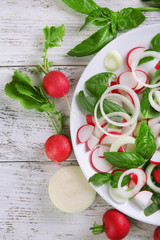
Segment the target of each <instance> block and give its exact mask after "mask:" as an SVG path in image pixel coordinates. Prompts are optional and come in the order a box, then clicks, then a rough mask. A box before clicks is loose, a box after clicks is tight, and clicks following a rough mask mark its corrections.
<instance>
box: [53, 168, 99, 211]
mask: <svg viewBox="0 0 160 240" xmlns="http://www.w3.org/2000/svg"><path fill="white" fill-rule="evenodd" d="M49 196H50V198H51V200H52V202H53V204H54V205H55V206H56V207H57V208H59V209H60V210H62V211H64V212H68V213H77V212H82V211H84V210H85V209H87V208H88V207H89V206H90V205H91V204H92V203H93V201H94V199H95V196H96V192H95V190H94V189H93V188H92V187H91V185H90V184H89V183H88V182H87V179H86V178H85V177H84V175H83V173H82V171H81V169H80V167H78V166H68V167H63V168H61V169H60V170H58V171H57V172H56V173H54V175H53V176H52V178H51V180H50V183H49Z"/></svg>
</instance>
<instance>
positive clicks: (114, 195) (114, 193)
mask: <svg viewBox="0 0 160 240" xmlns="http://www.w3.org/2000/svg"><path fill="white" fill-rule="evenodd" d="M108 192H109V194H110V196H111V197H112V199H113V200H114V201H116V202H118V203H124V202H126V201H127V200H128V199H127V198H124V197H122V195H121V192H120V191H119V189H118V188H112V187H111V185H109V187H108Z"/></svg>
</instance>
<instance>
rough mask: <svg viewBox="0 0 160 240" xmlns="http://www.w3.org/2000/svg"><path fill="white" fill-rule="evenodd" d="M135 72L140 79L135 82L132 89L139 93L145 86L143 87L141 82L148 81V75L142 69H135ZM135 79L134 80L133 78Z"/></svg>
mask: <svg viewBox="0 0 160 240" xmlns="http://www.w3.org/2000/svg"><path fill="white" fill-rule="evenodd" d="M135 72H136V76H137V77H138V79H140V81H141V82H138V83H137V86H136V88H135V89H134V91H135V92H136V93H139V92H141V91H142V90H143V89H144V88H145V87H144V85H143V83H145V84H146V83H149V77H148V75H147V74H146V73H145V72H144V71H142V70H136V71H135ZM135 81H136V80H135Z"/></svg>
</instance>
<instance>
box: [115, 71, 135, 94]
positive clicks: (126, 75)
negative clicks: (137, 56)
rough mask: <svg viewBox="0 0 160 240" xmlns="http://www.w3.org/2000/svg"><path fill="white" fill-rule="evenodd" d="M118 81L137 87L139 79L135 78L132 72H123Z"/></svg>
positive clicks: (133, 87) (130, 86)
mask: <svg viewBox="0 0 160 240" xmlns="http://www.w3.org/2000/svg"><path fill="white" fill-rule="evenodd" d="M117 83H118V84H121V85H125V86H127V87H129V88H131V89H133V90H134V89H135V88H136V86H137V81H136V80H135V79H134V77H133V74H132V72H128V71H127V72H123V73H121V74H120V75H119V77H118V78H117Z"/></svg>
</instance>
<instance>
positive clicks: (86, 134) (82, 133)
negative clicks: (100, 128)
mask: <svg viewBox="0 0 160 240" xmlns="http://www.w3.org/2000/svg"><path fill="white" fill-rule="evenodd" d="M93 130H94V126H93V125H90V124H85V125H82V126H81V127H80V128H79V129H78V131H77V139H78V141H79V142H80V143H83V142H86V141H87V140H88V139H89V138H90V137H91V136H92V133H93Z"/></svg>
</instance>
